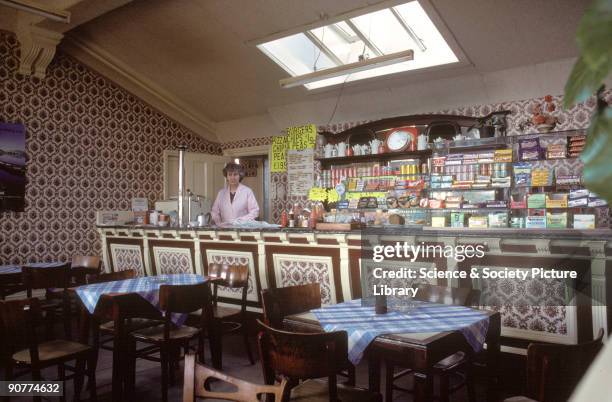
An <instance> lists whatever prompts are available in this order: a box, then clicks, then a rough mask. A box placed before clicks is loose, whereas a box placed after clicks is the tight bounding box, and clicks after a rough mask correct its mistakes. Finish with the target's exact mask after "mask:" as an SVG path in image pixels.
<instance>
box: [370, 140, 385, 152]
mask: <svg viewBox="0 0 612 402" xmlns="http://www.w3.org/2000/svg"><path fill="white" fill-rule="evenodd" d="M381 144H382V141H381V140H379V139H378V138H374V139H373V140H371V141H370V149H371V150H372V154H377V153H378V148H379V147H380V145H381Z"/></svg>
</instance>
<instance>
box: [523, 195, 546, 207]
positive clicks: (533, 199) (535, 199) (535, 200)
mask: <svg viewBox="0 0 612 402" xmlns="http://www.w3.org/2000/svg"><path fill="white" fill-rule="evenodd" d="M527 207H528V208H545V207H546V196H545V194H529V195H528V196H527Z"/></svg>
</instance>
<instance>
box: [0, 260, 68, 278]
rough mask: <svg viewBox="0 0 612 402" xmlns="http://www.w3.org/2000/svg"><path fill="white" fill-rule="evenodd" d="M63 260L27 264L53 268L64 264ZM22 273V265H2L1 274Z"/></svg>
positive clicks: (0, 267) (0, 266)
mask: <svg viewBox="0 0 612 402" xmlns="http://www.w3.org/2000/svg"><path fill="white" fill-rule="evenodd" d="M64 264H65V263H63V262H57V261H56V262H35V263H31V264H25V265H27V266H28V267H37V268H53V267H59V266H60V265H64ZM19 273H21V266H20V265H0V275H2V274H19Z"/></svg>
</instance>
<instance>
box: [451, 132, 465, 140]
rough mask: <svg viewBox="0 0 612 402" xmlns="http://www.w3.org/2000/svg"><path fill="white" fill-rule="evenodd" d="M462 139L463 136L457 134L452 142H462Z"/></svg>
mask: <svg viewBox="0 0 612 402" xmlns="http://www.w3.org/2000/svg"><path fill="white" fill-rule="evenodd" d="M464 139H465V137H464V136H463V134H457V135H456V136H454V137H453V140H455V141H462V140H464Z"/></svg>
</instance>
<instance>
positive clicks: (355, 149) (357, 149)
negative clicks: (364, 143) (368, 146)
mask: <svg viewBox="0 0 612 402" xmlns="http://www.w3.org/2000/svg"><path fill="white" fill-rule="evenodd" d="M352 148H353V154H354V155H361V145H359V144H357V145H353V147H352Z"/></svg>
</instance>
